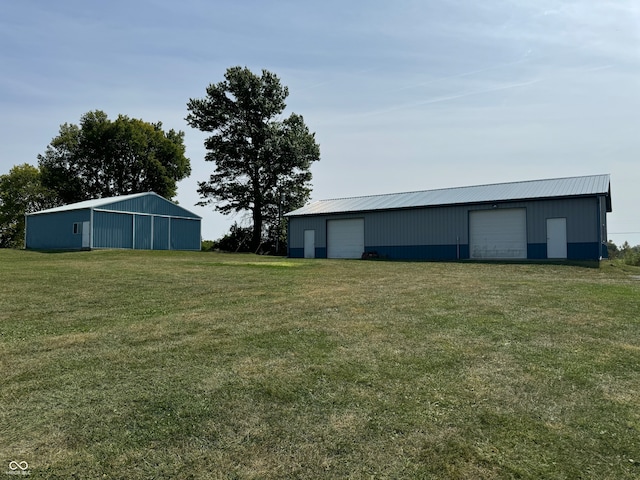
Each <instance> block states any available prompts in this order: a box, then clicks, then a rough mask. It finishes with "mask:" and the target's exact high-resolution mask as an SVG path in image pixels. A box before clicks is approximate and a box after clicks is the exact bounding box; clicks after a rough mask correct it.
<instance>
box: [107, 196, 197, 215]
mask: <svg viewBox="0 0 640 480" xmlns="http://www.w3.org/2000/svg"><path fill="white" fill-rule="evenodd" d="M116 198H117V197H116ZM100 209H104V210H117V211H120V212H136V213H147V214H153V215H165V216H172V217H186V218H200V217H198V215H196V214H194V213H191V212H189V211H188V210H186V209H184V208H182V207H180V206H178V205H176V204H175V203H172V202H170V201H169V200H167V199H165V198H163V197H160V196H158V195H155V194H153V195H145V196H140V197H134V198H129V199H126V200H122V201H114V202H112V203H110V204H108V205H103V206H101V207H100Z"/></svg>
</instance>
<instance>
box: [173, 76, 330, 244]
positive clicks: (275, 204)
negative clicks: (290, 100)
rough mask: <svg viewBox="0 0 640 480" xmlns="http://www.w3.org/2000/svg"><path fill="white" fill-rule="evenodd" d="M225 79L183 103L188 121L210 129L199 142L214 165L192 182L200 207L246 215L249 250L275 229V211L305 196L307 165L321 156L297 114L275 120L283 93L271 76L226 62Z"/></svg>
mask: <svg viewBox="0 0 640 480" xmlns="http://www.w3.org/2000/svg"><path fill="white" fill-rule="evenodd" d="M224 78H225V80H224V81H222V82H219V83H217V84H211V85H209V86H208V87H207V89H206V93H207V95H206V97H205V98H203V99H190V100H189V102H188V104H187V108H188V111H189V114H188V115H187V118H186V120H187V122H188V123H189V125H190V126H192V127H194V128H198V129H199V130H201V131H203V132H209V133H211V134H212V135H211V136H210V137H208V138H207V139H206V140H205V142H204V144H205V147H206V149H207V150H208V151H207V154H206V156H205V160H206V161H210V162H214V163H215V170H214V173H213V174H212V175H211V176H210V178H209V180H208V181H205V182H198V187H199V188H198V193H199V194H200V198H202V199H203V201H201V202H200V203H199V205H207V204H210V203H215V204H216V205H215V209H216V210H218V211H220V212H222V213H224V214H228V213H232V212H251V218H252V221H253V226H252V228H253V234H252V239H251V247H252V249H253V250H254V251H255V250H256V249H257V248H258V247H259V246H260V244H261V242H262V240H263V231H264V230H271V231H275V232H276V234H279V233H278V230H279V228H278V227H279V218H280V215H279V211H287V210H290V209H291V210H293V209H295V208H298V207H301V206H302V205H304V203H305V202H306V201H307V200H308V198H309V196H310V194H311V183H310V182H311V172H310V171H309V168H310V166H311V163H312V162H314V161H317V160H320V147H319V146H318V144H317V143H316V141H315V134H313V133H310V132H309V129H308V127H307V126H306V125H305V123H304V119H303V118H302V116H301V115H297V114H295V113H292V114H291V115H290V116H289V117H288V118H286V119H284V120H280V119H279V116H280V114H282V112H283V111H284V109H285V108H286V104H285V99H286V98H287V96H288V95H289V90H288V88H287V87H285V86H282V85H281V83H280V79H279V78H278V77H277V76H276V75H275V74H273V73H271V72H269V71H267V70H262V75H261V76H258V75H255V74H254V73H252V72H251V71H250V70H249V69H247V68H242V67H232V68H229V69H228V70H227V72H226V73H225V76H224ZM265 227H268V228H265Z"/></svg>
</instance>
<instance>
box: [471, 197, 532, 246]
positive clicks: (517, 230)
mask: <svg viewBox="0 0 640 480" xmlns="http://www.w3.org/2000/svg"><path fill="white" fill-rule="evenodd" d="M469 253H470V256H471V258H486V259H510V258H516V259H517V258H527V214H526V210H525V209H524V208H510V209H504V210H475V211H471V212H469Z"/></svg>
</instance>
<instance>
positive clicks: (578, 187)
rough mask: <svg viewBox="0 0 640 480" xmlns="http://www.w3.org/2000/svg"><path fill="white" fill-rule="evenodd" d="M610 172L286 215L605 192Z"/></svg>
mask: <svg viewBox="0 0 640 480" xmlns="http://www.w3.org/2000/svg"><path fill="white" fill-rule="evenodd" d="M609 182H610V180H609V175H608V174H605V175H591V176H584V177H568V178H553V179H546V180H528V181H522V182H509V183H495V184H490V185H476V186H469V187H455V188H444V189H437V190H424V191H418V192H406V193H392V194H384V195H370V196H363V197H350V198H336V199H330V200H317V201H315V202H312V203H310V204H309V205H306V206H304V207H302V208H299V209H297V210H294V211H292V212H289V213H286V214H285V216H287V217H296V216H304V215H321V214H329V213H347V212H357V211H371V210H394V209H400V208H412V207H429V206H440V205H457V204H463V203H483V202H497V201H505V200H525V199H536V198H552V197H573V196H584V195H597V194H601V195H608V194H609Z"/></svg>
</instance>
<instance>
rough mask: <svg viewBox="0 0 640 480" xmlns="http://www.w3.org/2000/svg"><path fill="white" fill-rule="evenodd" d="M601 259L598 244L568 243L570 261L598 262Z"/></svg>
mask: <svg viewBox="0 0 640 480" xmlns="http://www.w3.org/2000/svg"><path fill="white" fill-rule="evenodd" d="M599 257H600V244H599V243H598V242H583V243H568V244H567V258H568V259H569V260H597V259H598V258H599Z"/></svg>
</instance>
